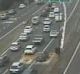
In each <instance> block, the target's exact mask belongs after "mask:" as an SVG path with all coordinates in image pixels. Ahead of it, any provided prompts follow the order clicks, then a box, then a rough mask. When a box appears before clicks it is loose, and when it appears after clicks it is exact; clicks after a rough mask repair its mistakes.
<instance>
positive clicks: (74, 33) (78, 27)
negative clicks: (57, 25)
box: [61, 0, 80, 74]
mask: <svg viewBox="0 0 80 74" xmlns="http://www.w3.org/2000/svg"><path fill="white" fill-rule="evenodd" d="M71 2H72V3H71V5H69V4H67V5H66V6H67V23H66V24H67V25H66V33H65V40H64V49H63V51H62V53H61V56H62V60H63V62H62V64H61V68H62V70H61V74H79V72H77V71H78V70H77V69H78V68H79V65H77V66H75V64H76V63H77V60H78V59H79V57H77V60H76V61H75V59H76V58H75V59H74V61H73V62H75V64H73V63H72V64H71V66H70V68H71V69H70V68H69V69H70V70H69V69H68V70H67V66H68V64H69V63H70V62H69V61H70V59H71V57H72V55H73V53H74V51H75V49H76V47H77V45H78V43H79V41H80V24H79V20H80V16H79V13H80V5H79V4H80V1H79V0H76V1H75V0H72V1H71ZM76 56H77V55H76ZM72 65H73V66H74V67H76V68H75V70H74V67H73V66H72ZM64 69H65V70H64ZM74 71H75V72H74Z"/></svg>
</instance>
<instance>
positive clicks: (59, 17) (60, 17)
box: [55, 13, 63, 22]
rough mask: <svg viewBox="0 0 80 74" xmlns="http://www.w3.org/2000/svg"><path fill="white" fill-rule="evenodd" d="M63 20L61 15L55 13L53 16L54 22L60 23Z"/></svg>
mask: <svg viewBox="0 0 80 74" xmlns="http://www.w3.org/2000/svg"><path fill="white" fill-rule="evenodd" d="M62 20H63V16H62V13H57V14H55V21H56V22H57V21H62Z"/></svg>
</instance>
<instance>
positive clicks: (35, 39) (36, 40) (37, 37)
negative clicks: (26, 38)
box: [32, 35, 44, 44]
mask: <svg viewBox="0 0 80 74" xmlns="http://www.w3.org/2000/svg"><path fill="white" fill-rule="evenodd" d="M43 41H44V38H43V36H42V35H35V36H34V37H33V40H32V43H34V44H41V43H42V42H43Z"/></svg>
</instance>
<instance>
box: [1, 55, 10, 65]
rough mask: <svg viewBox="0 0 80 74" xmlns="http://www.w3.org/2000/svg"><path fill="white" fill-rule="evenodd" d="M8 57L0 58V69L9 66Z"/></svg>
mask: <svg viewBox="0 0 80 74" xmlns="http://www.w3.org/2000/svg"><path fill="white" fill-rule="evenodd" d="M9 61H10V60H9V57H8V56H7V55H4V56H0V67H4V66H6V65H7V64H9Z"/></svg>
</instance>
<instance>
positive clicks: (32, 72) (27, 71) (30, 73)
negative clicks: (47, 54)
mask: <svg viewBox="0 0 80 74" xmlns="http://www.w3.org/2000/svg"><path fill="white" fill-rule="evenodd" d="M22 74H38V71H37V70H36V69H33V68H31V69H25V70H24V71H23V73H22Z"/></svg>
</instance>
